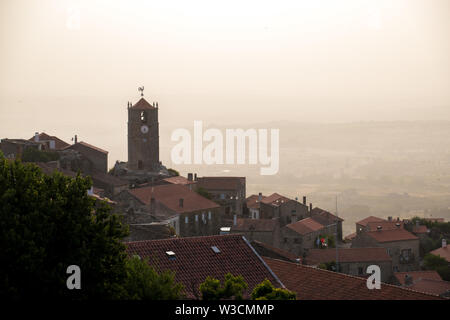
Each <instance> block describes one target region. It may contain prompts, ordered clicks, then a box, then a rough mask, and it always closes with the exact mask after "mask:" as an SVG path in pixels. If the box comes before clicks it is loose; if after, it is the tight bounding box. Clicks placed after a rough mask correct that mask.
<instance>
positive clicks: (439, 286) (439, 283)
mask: <svg viewBox="0 0 450 320" xmlns="http://www.w3.org/2000/svg"><path fill="white" fill-rule="evenodd" d="M406 287H407V288H409V289H412V290H415V291H419V292H424V293H429V294H436V295H441V294H446V295H448V294H449V293H450V281H443V280H434V279H420V280H417V281H416V282H414V283H413V284H412V285H409V286H406Z"/></svg>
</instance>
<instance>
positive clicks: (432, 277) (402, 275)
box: [394, 270, 442, 285]
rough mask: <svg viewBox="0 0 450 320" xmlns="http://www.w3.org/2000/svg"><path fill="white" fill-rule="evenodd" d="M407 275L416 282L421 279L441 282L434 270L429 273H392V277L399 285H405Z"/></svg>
mask: <svg viewBox="0 0 450 320" xmlns="http://www.w3.org/2000/svg"><path fill="white" fill-rule="evenodd" d="M406 275H409V276H410V277H412V280H413V281H418V280H421V279H427V280H442V278H441V276H440V275H439V273H437V272H436V271H434V270H430V271H409V272H394V276H395V277H396V278H397V280H398V282H399V283H400V284H401V285H404V284H405V276H406Z"/></svg>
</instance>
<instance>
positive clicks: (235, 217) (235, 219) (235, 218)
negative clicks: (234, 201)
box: [233, 214, 237, 226]
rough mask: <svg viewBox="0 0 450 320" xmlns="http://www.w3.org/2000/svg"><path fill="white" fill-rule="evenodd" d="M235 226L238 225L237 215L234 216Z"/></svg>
mask: <svg viewBox="0 0 450 320" xmlns="http://www.w3.org/2000/svg"><path fill="white" fill-rule="evenodd" d="M233 225H234V226H235V225H237V215H236V214H235V215H234V216H233Z"/></svg>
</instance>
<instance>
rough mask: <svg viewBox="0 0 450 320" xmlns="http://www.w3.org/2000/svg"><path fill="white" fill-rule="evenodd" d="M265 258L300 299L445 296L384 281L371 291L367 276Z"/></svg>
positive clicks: (384, 298)
mask: <svg viewBox="0 0 450 320" xmlns="http://www.w3.org/2000/svg"><path fill="white" fill-rule="evenodd" d="M264 260H265V261H266V262H267V264H268V265H269V267H270V268H271V269H272V271H273V272H275V274H276V275H277V276H278V277H279V278H280V280H281V281H282V282H283V284H284V285H285V286H286V288H287V289H289V290H292V291H295V292H296V293H297V299H299V300H432V299H439V300H440V299H441V298H439V297H438V296H436V295H430V294H424V293H421V292H416V291H413V290H409V289H405V288H401V287H398V286H393V285H388V284H384V283H382V284H381V289H379V290H377V289H373V290H369V289H368V288H367V284H366V279H364V278H358V277H354V276H350V275H346V274H343V273H337V272H332V271H327V270H322V269H318V268H314V267H310V266H304V265H300V264H296V263H292V262H286V261H280V260H275V259H270V258H264Z"/></svg>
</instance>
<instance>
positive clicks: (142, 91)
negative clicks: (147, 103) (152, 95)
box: [138, 86, 144, 97]
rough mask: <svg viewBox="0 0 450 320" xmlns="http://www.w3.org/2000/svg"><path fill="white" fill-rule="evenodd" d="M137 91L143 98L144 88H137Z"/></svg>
mask: <svg viewBox="0 0 450 320" xmlns="http://www.w3.org/2000/svg"><path fill="white" fill-rule="evenodd" d="M138 91H140V92H141V97H143V96H144V86H142V87H139V88H138Z"/></svg>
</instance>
